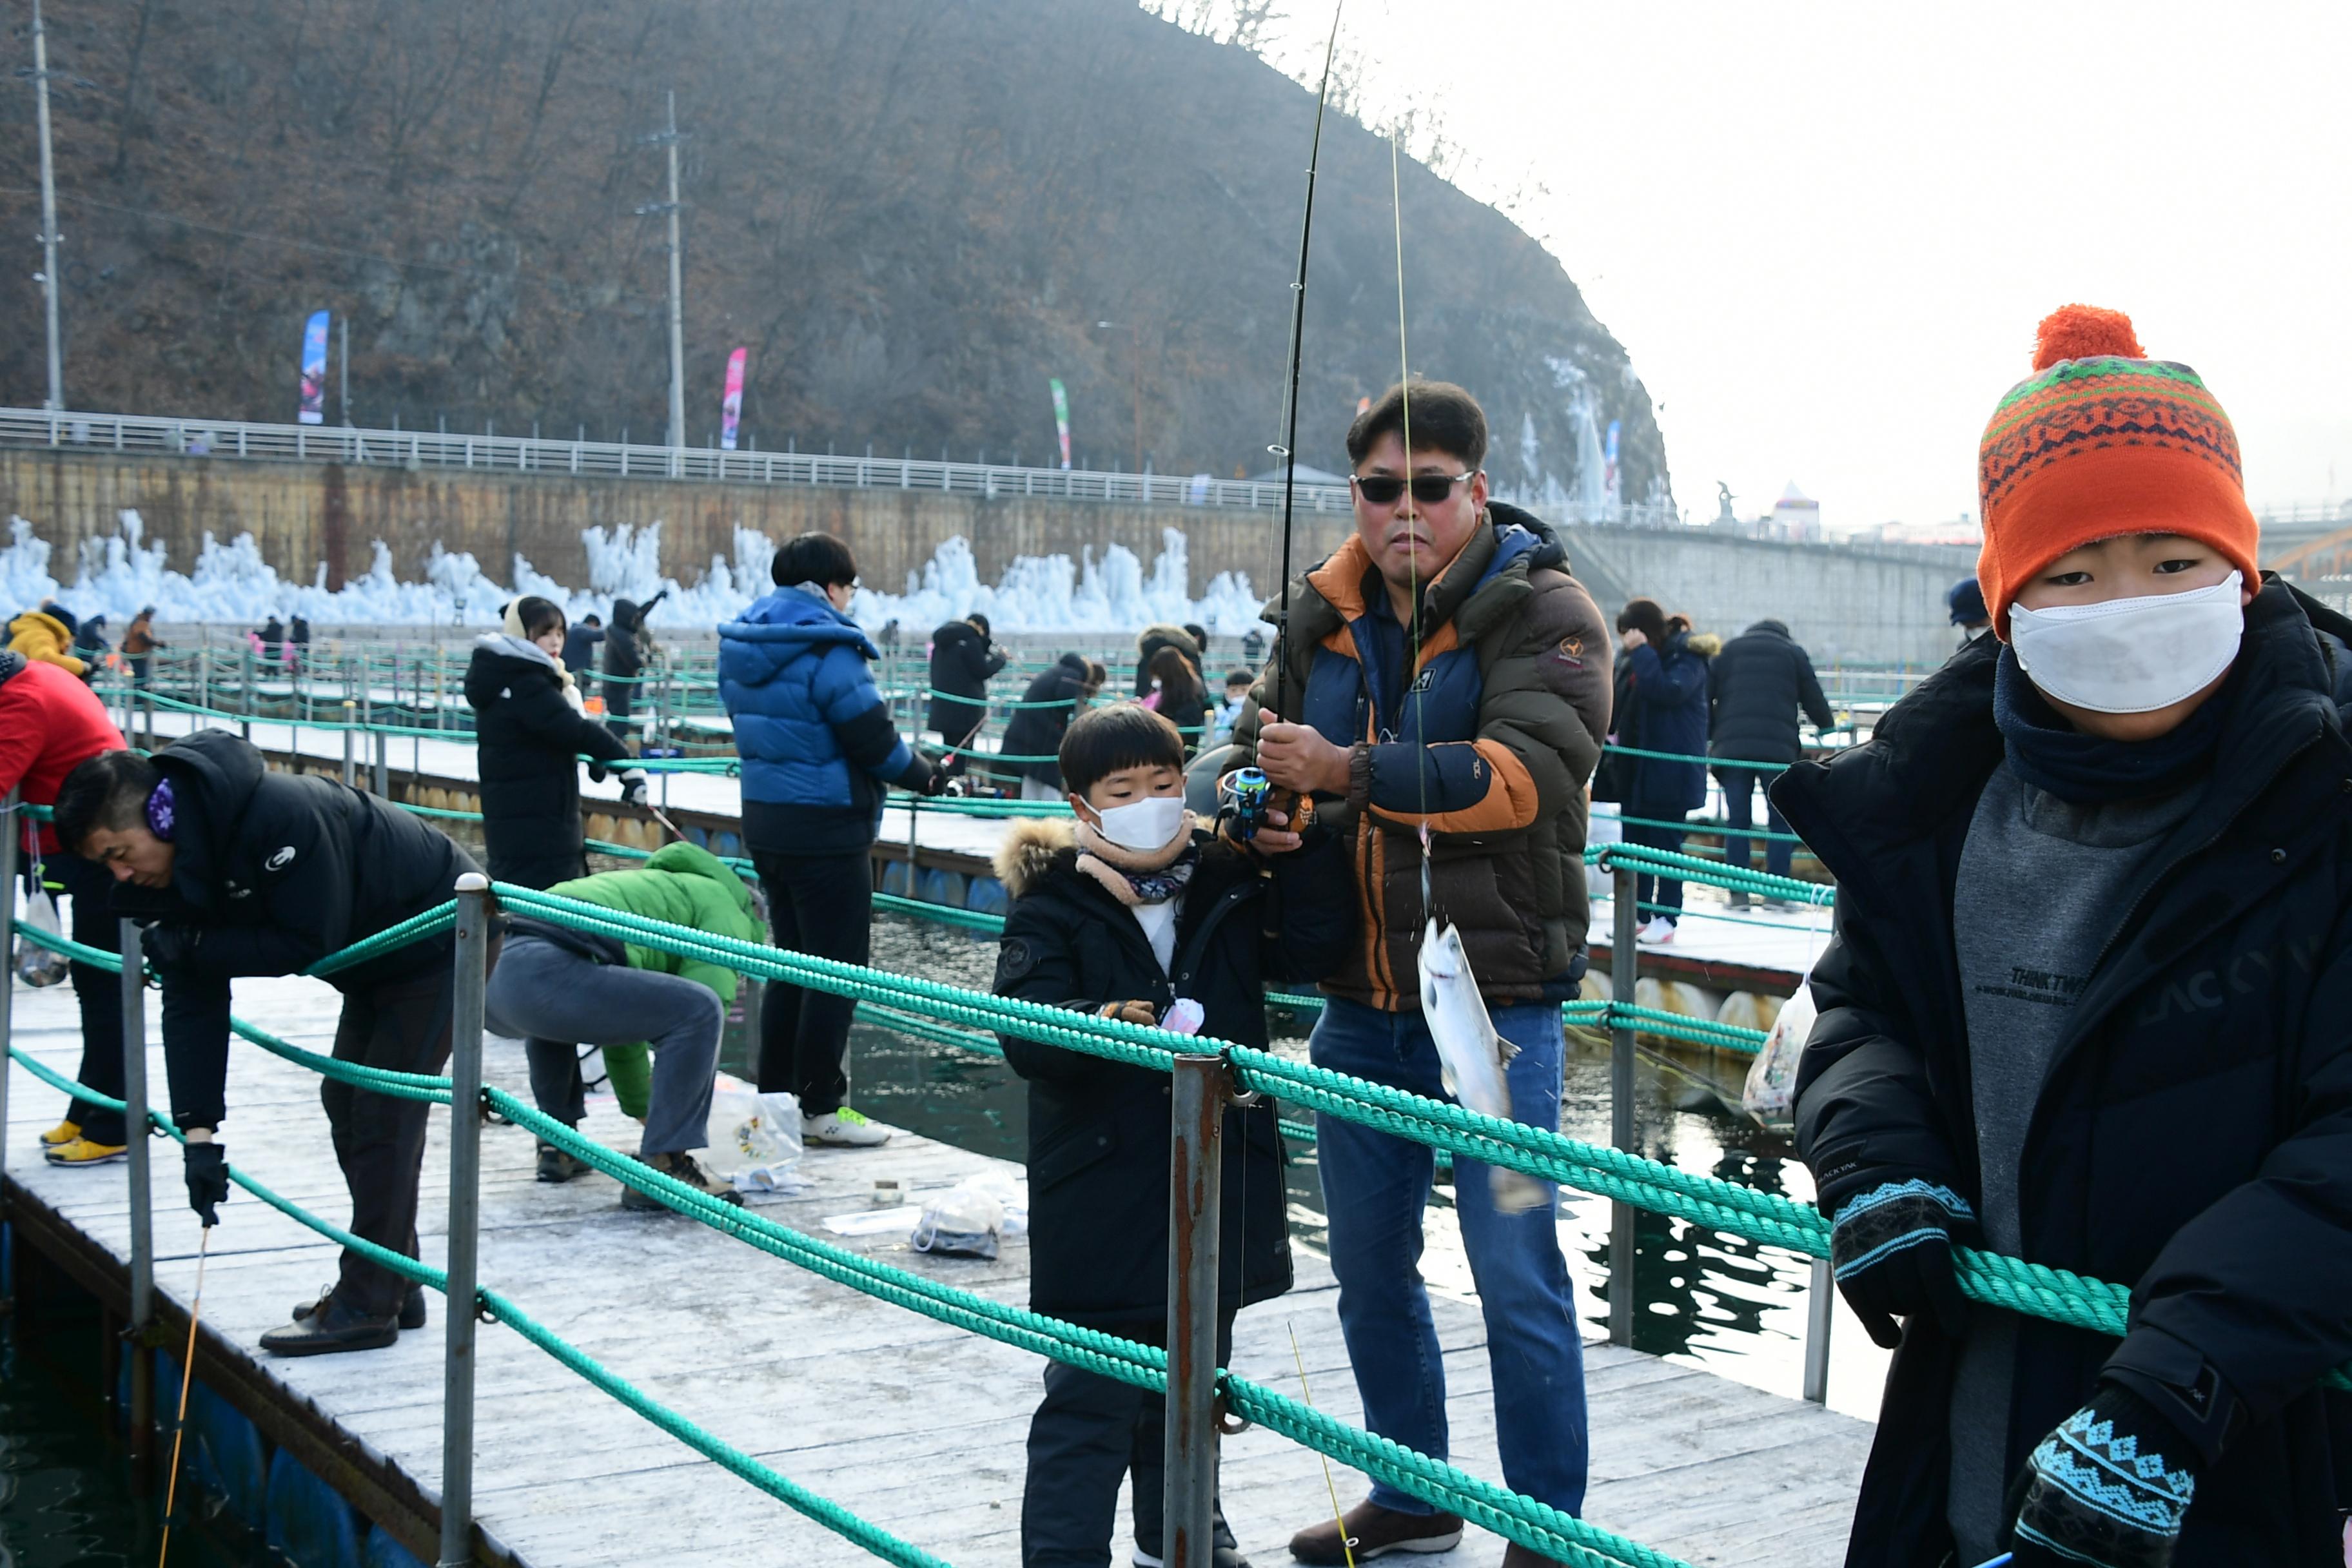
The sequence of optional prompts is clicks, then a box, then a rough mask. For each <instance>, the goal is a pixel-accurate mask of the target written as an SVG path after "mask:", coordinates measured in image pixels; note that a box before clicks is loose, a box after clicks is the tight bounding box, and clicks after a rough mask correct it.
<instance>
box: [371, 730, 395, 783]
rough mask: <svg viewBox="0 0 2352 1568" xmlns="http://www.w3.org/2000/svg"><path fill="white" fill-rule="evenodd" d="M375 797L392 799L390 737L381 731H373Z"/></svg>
mask: <svg viewBox="0 0 2352 1568" xmlns="http://www.w3.org/2000/svg"><path fill="white" fill-rule="evenodd" d="M375 795H376V798H377V799H378V800H390V799H391V798H392V737H391V736H390V735H387V734H385V733H384V732H383V731H382V730H378V731H375Z"/></svg>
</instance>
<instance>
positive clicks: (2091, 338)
mask: <svg viewBox="0 0 2352 1568" xmlns="http://www.w3.org/2000/svg"><path fill="white" fill-rule="evenodd" d="M2102 357H2113V358H2116V359H2146V358H2147V350H2146V349H2144V348H2142V347H2140V346H2139V334H2138V333H2137V332H2135V331H2132V322H2131V318H2130V317H2129V316H2126V315H2125V314H2124V313H2123V312H2122V311H2121V310H2101V309H2099V307H2098V306H2096V305H2061V306H2059V307H2058V308H2057V309H2056V310H2053V311H2051V312H2050V313H2049V314H2048V315H2046V316H2044V317H2042V325H2041V326H2039V327H2037V328H2035V329H2034V333H2033V368H2034V369H2035V370H2037V371H2042V370H2048V369H2049V368H2050V367H2051V366H2052V365H2053V364H2056V363H2058V362H2059V361H2060V360H2069V359H2098V358H2102Z"/></svg>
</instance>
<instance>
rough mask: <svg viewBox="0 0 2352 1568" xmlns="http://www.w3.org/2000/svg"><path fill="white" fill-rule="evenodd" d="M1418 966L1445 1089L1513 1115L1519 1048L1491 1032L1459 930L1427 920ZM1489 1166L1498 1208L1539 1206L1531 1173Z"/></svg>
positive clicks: (1474, 1104) (1541, 1196)
mask: <svg viewBox="0 0 2352 1568" xmlns="http://www.w3.org/2000/svg"><path fill="white" fill-rule="evenodd" d="M1417 967H1418V968H1419V969H1420V971H1421V1016H1422V1017H1423V1018H1424V1019H1425V1020H1427V1022H1428V1024H1429V1034H1430V1037H1431V1038H1432V1039H1433V1040H1435V1041H1436V1042H1437V1061H1438V1068H1439V1071H1440V1072H1441V1073H1442V1074H1443V1075H1444V1080H1445V1092H1446V1093H1448V1094H1450V1095H1452V1096H1453V1097H1454V1099H1455V1100H1459V1101H1460V1102H1461V1103H1462V1104H1463V1105H1465V1106H1466V1107H1468V1108H1469V1109H1470V1110H1475V1111H1480V1112H1483V1113H1484V1114H1486V1115H1488V1116H1499V1117H1501V1118H1502V1119H1503V1120H1504V1121H1509V1120H1511V1086H1510V1080H1509V1079H1508V1078H1507V1076H1506V1074H1507V1069H1508V1068H1509V1067H1510V1063H1511V1058H1513V1057H1516V1056H1517V1055H1518V1054H1519V1047H1517V1046H1515V1045H1513V1044H1511V1042H1510V1041H1508V1040H1507V1039H1505V1038H1503V1037H1502V1036H1500V1035H1498V1034H1496V1032H1495V1020H1494V1019H1493V1018H1491V1017H1489V1016H1487V1014H1486V998H1484V997H1482V996H1480V995H1479V994H1478V981H1477V977H1476V976H1475V975H1473V974H1472V973H1470V955H1469V954H1468V953H1466V952H1463V951H1462V933H1461V932H1460V931H1456V930H1454V927H1453V926H1451V925H1448V926H1447V927H1446V928H1445V929H1444V931H1439V930H1438V929H1437V922H1436V921H1430V922H1429V929H1428V931H1425V932H1423V935H1422V939H1421V957H1420V961H1419V963H1418V965H1417ZM1487 1170H1488V1171H1490V1172H1491V1173H1493V1175H1494V1192H1495V1206H1496V1208H1497V1209H1500V1210H1501V1211H1502V1212H1503V1213H1505V1214H1523V1213H1525V1212H1526V1211H1527V1210H1528V1209H1532V1208H1538V1207H1540V1206H1542V1205H1543V1203H1544V1201H1545V1193H1544V1187H1543V1184H1542V1183H1540V1182H1538V1181H1537V1180H1536V1179H1535V1178H1534V1177H1533V1176H1530V1175H1528V1173H1526V1172H1524V1171H1514V1170H1512V1169H1510V1168H1509V1167H1508V1166H1505V1165H1489V1166H1488V1167H1487Z"/></svg>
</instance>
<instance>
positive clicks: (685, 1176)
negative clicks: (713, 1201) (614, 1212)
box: [621, 1154, 743, 1209]
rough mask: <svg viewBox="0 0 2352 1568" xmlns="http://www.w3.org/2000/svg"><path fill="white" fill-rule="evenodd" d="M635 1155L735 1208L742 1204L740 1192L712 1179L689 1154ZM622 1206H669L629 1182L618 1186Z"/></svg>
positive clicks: (662, 1207) (645, 1207)
mask: <svg viewBox="0 0 2352 1568" xmlns="http://www.w3.org/2000/svg"><path fill="white" fill-rule="evenodd" d="M638 1158H639V1159H641V1160H643V1161H644V1162H645V1163H646V1164H648V1165H650V1166H652V1167H653V1168H654V1169H655V1170H656V1171H659V1172H660V1173H662V1174H663V1175H665V1176H667V1177H669V1178H670V1179H671V1180H672V1181H677V1182H684V1183H685V1184H687V1185H688V1186H689V1187H692V1188H694V1189H696V1190H697V1191H698V1192H703V1193H708V1194H709V1195H710V1196H712V1197H714V1198H717V1199H718V1200H719V1202H720V1203H725V1204H733V1205H735V1206H736V1207H737V1208H740V1207H742V1206H743V1194H740V1193H739V1192H737V1191H736V1190H735V1189H734V1188H733V1187H730V1186H729V1185H727V1184H724V1183H721V1182H715V1181H713V1180H711V1178H710V1173H709V1172H708V1171H706V1170H704V1169H703V1168H702V1167H701V1166H700V1165H698V1164H696V1163H695V1162H694V1156H693V1155H691V1154H641V1155H639V1156H638ZM621 1206H622V1207H623V1208H625V1209H666V1208H667V1207H669V1205H667V1204H666V1203H664V1202H662V1201H661V1199H659V1198H657V1197H656V1196H654V1195H653V1194H651V1193H641V1192H639V1191H637V1189H636V1188H635V1187H628V1186H625V1187H623V1188H622V1189H621Z"/></svg>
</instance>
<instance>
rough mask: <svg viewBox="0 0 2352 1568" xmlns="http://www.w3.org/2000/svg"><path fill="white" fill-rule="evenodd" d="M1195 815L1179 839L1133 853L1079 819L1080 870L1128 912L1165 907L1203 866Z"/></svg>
mask: <svg viewBox="0 0 2352 1568" xmlns="http://www.w3.org/2000/svg"><path fill="white" fill-rule="evenodd" d="M1192 826H1193V821H1192V813H1191V812H1186V813H1185V814H1184V816H1183V819H1182V820H1181V822H1179V823H1178V824H1177V826H1176V833H1175V836H1174V837H1171V838H1170V839H1169V840H1168V842H1167V843H1165V844H1163V845H1161V846H1160V847H1159V848H1157V849H1129V847H1127V846H1125V845H1123V844H1114V843H1112V842H1111V841H1110V840H1109V839H1108V838H1105V837H1103V836H1102V831H1101V829H1099V828H1097V827H1096V826H1094V825H1092V824H1091V823H1089V822H1087V819H1086V818H1084V817H1080V818H1078V823H1077V827H1078V850H1079V854H1078V869H1079V870H1081V871H1083V872H1085V873H1086V874H1087V876H1089V877H1092V878H1093V879H1095V880H1096V881H1097V882H1100V883H1101V884H1102V885H1103V886H1104V887H1105V888H1106V889H1108V890H1109V892H1110V896H1111V897H1112V898H1114V899H1117V900H1118V901H1119V902H1120V903H1122V904H1125V905H1126V906H1127V907H1128V908H1129V909H1133V908H1135V907H1136V906H1137V905H1139V904H1164V903H1166V902H1167V901H1168V900H1171V899H1172V898H1175V897H1176V896H1177V895H1178V894H1180V893H1181V892H1182V891H1183V890H1184V885H1185V884H1186V883H1188V882H1190V881H1191V880H1192V872H1193V869H1194V868H1196V867H1197V866H1199V865H1200V863H1201V851H1200V848H1199V847H1198V846H1196V845H1195V844H1194V843H1193V842H1192Z"/></svg>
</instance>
